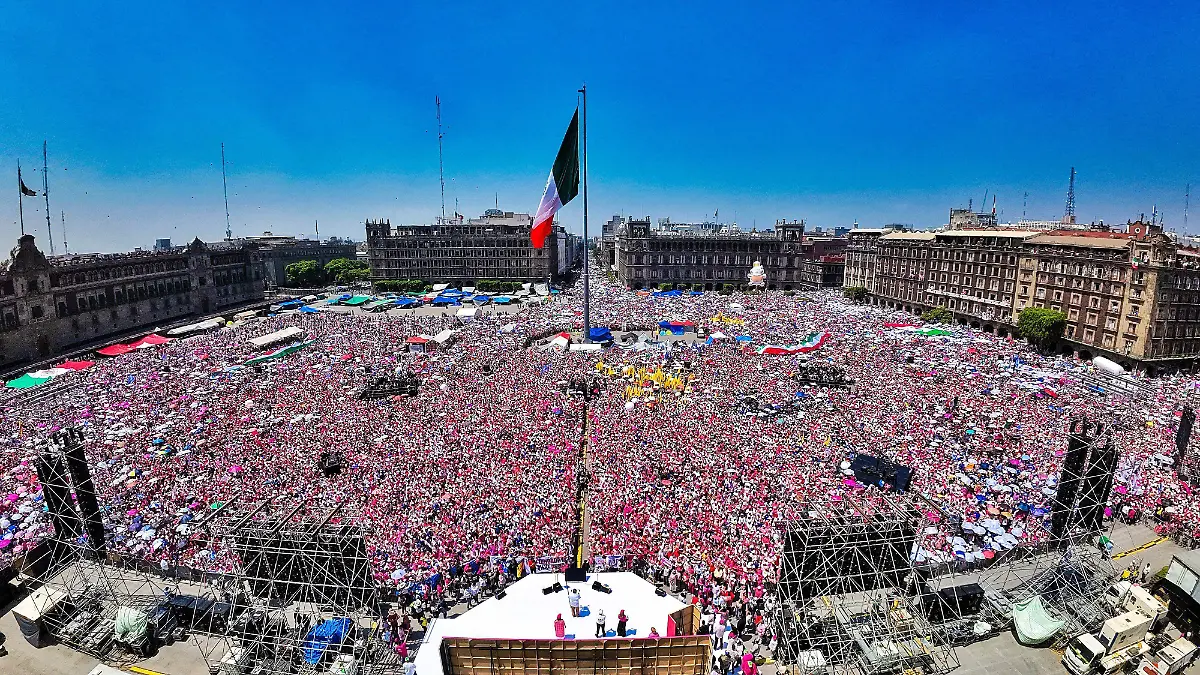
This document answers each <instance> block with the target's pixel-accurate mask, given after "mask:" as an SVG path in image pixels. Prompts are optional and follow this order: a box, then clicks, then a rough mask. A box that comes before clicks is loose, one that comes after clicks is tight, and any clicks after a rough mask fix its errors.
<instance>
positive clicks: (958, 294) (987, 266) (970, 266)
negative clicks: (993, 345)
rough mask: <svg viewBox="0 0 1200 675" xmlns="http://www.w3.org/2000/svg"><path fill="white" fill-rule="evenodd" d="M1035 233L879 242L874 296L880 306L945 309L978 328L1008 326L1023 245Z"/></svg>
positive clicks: (917, 235)
mask: <svg viewBox="0 0 1200 675" xmlns="http://www.w3.org/2000/svg"><path fill="white" fill-rule="evenodd" d="M1035 234H1036V233H1035V232H1012V231H1007V230H944V231H940V232H893V233H891V234H885V235H883V236H882V237H880V239H879V252H878V257H877V266H876V271H875V288H874V290H873V291H872V292H873V294H874V296H875V297H876V298H877V299H878V301H879V302H882V303H883V304H886V305H889V306H893V307H898V308H902V309H906V310H908V311H910V312H913V313H920V312H923V311H925V310H927V309H931V308H933V307H945V308H946V309H949V310H950V311H951V312H953V313H954V314H955V316H956V317H958V318H960V319H962V320H963V321H967V322H972V323H974V324H975V325H976V326H977V327H979V326H982V324H984V323H987V324H988V325H989V326H990V327H992V328H995V326H994V324H995V323H996V322H999V323H1000V324H1001V325H1003V326H1007V324H1008V321H1009V319H1010V316H1011V308H1012V303H1013V289H1014V287H1015V281H1016V276H1017V259H1018V257H1019V256H1020V254H1021V243H1022V242H1023V241H1024V240H1025V239H1028V238H1029V237H1032V236H1034V235H1035Z"/></svg>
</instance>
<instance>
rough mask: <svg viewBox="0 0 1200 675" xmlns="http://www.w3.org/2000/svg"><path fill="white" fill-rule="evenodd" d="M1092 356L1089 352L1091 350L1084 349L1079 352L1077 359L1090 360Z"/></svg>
mask: <svg viewBox="0 0 1200 675" xmlns="http://www.w3.org/2000/svg"><path fill="white" fill-rule="evenodd" d="M1092 358H1093V357H1092V353H1091V352H1089V351H1088V350H1086V349H1084V350H1083V351H1081V352H1079V360H1080V361H1091V360H1092Z"/></svg>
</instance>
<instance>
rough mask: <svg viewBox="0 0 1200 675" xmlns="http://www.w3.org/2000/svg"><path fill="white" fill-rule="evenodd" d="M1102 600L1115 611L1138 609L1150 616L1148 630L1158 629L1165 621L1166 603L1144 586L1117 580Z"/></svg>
mask: <svg viewBox="0 0 1200 675" xmlns="http://www.w3.org/2000/svg"><path fill="white" fill-rule="evenodd" d="M1104 601H1105V602H1106V603H1107V604H1108V606H1109V607H1112V608H1113V609H1115V610H1117V611H1126V612H1131V611H1135V610H1136V611H1138V612H1141V613H1142V614H1145V615H1146V616H1148V617H1150V630H1151V631H1154V630H1158V629H1160V628H1161V627H1162V625H1163V624H1165V623H1166V621H1167V605H1166V604H1165V603H1163V602H1162V601H1161V600H1159V599H1158V598H1156V597H1155V596H1154V594H1153V593H1151V592H1150V591H1149V590H1147V589H1146V587H1144V586H1139V585H1137V584H1134V583H1130V582H1128V581H1118V582H1117V583H1115V584H1113V585H1112V586H1110V587H1109V589H1108V591H1107V592H1106V593H1105V594H1104Z"/></svg>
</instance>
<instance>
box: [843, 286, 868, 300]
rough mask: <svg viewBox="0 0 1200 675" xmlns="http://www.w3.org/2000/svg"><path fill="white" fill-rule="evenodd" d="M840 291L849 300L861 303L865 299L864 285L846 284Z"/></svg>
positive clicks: (865, 290)
mask: <svg viewBox="0 0 1200 675" xmlns="http://www.w3.org/2000/svg"><path fill="white" fill-rule="evenodd" d="M842 292H843V293H844V294H845V295H846V299H848V300H850V302H857V303H860V304H861V303H864V302H866V301H867V289H866V287H865V286H847V287H846V289H845V290H844V291H842Z"/></svg>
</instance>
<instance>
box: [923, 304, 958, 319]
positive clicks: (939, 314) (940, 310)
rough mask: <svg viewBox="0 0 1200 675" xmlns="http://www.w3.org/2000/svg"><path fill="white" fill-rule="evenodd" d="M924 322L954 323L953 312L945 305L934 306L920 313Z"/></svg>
mask: <svg viewBox="0 0 1200 675" xmlns="http://www.w3.org/2000/svg"><path fill="white" fill-rule="evenodd" d="M921 320H922V321H924V322H925V323H954V312H951V311H950V310H948V309H946V308H945V307H941V306H938V307H934V308H933V309H930V310H928V311H926V312H925V313H924V314H922V315H921Z"/></svg>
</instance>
